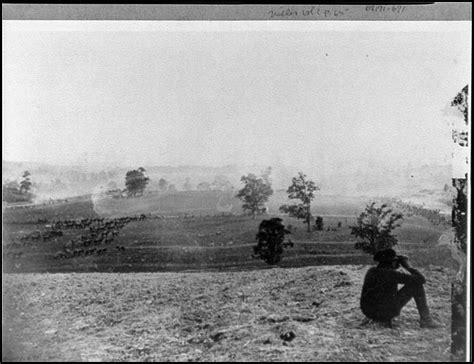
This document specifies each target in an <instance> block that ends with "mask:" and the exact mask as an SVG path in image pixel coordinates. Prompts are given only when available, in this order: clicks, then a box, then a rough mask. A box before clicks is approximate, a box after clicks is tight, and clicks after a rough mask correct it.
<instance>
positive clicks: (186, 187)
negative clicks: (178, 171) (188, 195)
mask: <svg viewBox="0 0 474 364" xmlns="http://www.w3.org/2000/svg"><path fill="white" fill-rule="evenodd" d="M192 189H193V185H192V183H191V178H189V177H186V180H185V182H184V184H183V190H184V191H192Z"/></svg>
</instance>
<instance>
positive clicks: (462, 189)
mask: <svg viewBox="0 0 474 364" xmlns="http://www.w3.org/2000/svg"><path fill="white" fill-rule="evenodd" d="M468 100H469V89H468V85H466V86H465V87H463V89H462V90H461V91H460V92H458V94H457V95H456V96H455V97H454V99H453V100H452V102H451V106H453V107H456V108H457V109H458V110H459V111H461V112H462V114H463V117H464V124H465V126H466V130H456V129H454V130H453V131H452V133H453V134H452V138H453V141H454V142H455V143H457V144H458V145H459V146H461V147H464V148H467V147H468V139H469V138H468V131H467V127H468V124H469V103H468ZM452 185H453V187H454V188H455V189H456V196H455V198H454V199H453V207H452V225H453V228H454V239H453V240H454V241H453V244H452V245H453V246H452V255H453V257H454V258H455V259H456V260H457V261H458V263H459V265H460V266H459V271H458V274H457V275H456V279H455V280H454V282H453V283H452V285H451V353H452V354H453V355H454V356H456V357H460V358H462V359H461V360H460V361H464V360H465V356H466V343H467V340H466V321H467V320H466V312H467V309H468V308H467V288H466V287H467V278H466V264H467V242H468V235H467V224H468V221H467V217H468V208H469V204H468V199H467V194H468V167H467V160H466V173H465V175H464V178H458V176H456V177H453V179H452Z"/></svg>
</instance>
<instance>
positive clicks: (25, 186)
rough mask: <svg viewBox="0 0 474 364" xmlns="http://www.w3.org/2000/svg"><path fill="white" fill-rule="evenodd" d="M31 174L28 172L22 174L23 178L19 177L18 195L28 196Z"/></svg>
mask: <svg viewBox="0 0 474 364" xmlns="http://www.w3.org/2000/svg"><path fill="white" fill-rule="evenodd" d="M30 176H31V173H30V172H28V171H25V172H23V176H22V177H21V181H20V193H22V194H28V193H29V192H30V189H31V181H30Z"/></svg>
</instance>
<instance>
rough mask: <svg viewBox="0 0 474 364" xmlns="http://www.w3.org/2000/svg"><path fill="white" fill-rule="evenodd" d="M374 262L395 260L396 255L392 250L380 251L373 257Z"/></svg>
mask: <svg viewBox="0 0 474 364" xmlns="http://www.w3.org/2000/svg"><path fill="white" fill-rule="evenodd" d="M374 260H375V261H376V262H379V263H384V262H393V261H394V260H397V253H396V252H395V250H393V249H385V250H380V251H378V252H377V253H375V255H374Z"/></svg>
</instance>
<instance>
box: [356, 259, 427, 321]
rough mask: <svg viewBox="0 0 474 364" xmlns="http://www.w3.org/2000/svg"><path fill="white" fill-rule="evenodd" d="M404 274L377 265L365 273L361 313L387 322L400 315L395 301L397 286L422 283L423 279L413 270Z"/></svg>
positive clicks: (388, 267)
mask: <svg viewBox="0 0 474 364" xmlns="http://www.w3.org/2000/svg"><path fill="white" fill-rule="evenodd" d="M413 271H414V272H410V273H413V274H406V273H402V272H398V271H397V270H395V269H393V268H391V267H390V266H384V265H381V264H379V265H378V266H377V267H372V268H370V269H369V270H368V271H367V274H366V276H365V279H364V285H363V287H362V294H361V299H360V305H361V309H362V312H363V313H364V314H365V315H366V316H367V317H370V318H372V319H375V320H382V321H383V320H388V319H391V318H393V317H395V316H397V315H398V314H399V313H400V307H399V304H398V300H397V292H398V284H409V283H413V282H420V283H424V277H423V276H422V275H421V274H420V273H419V272H418V271H416V272H415V270H413Z"/></svg>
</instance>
